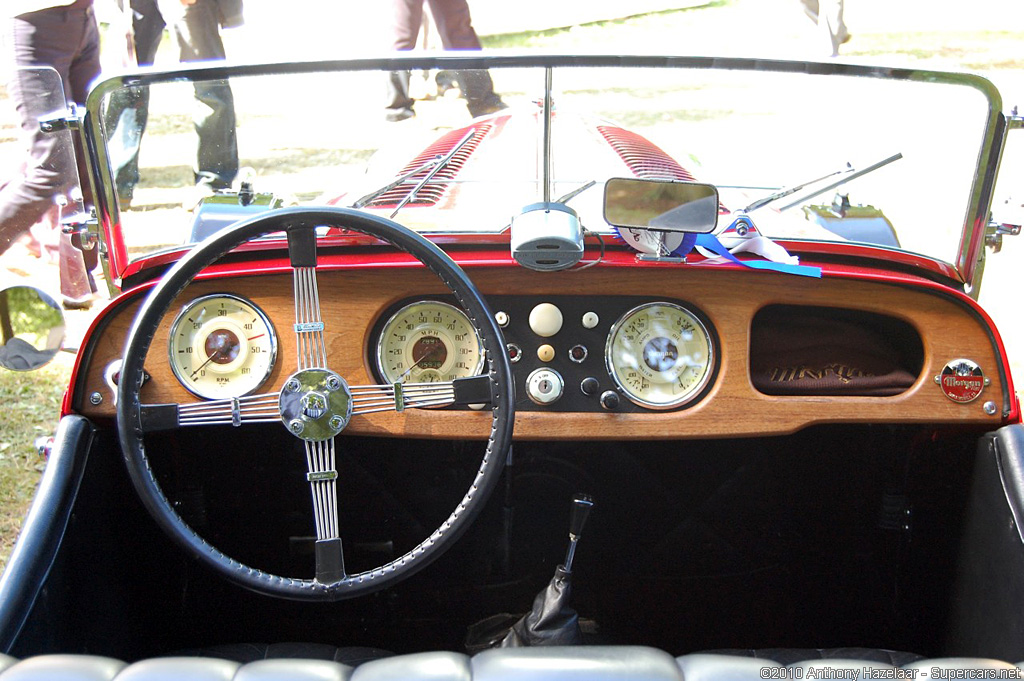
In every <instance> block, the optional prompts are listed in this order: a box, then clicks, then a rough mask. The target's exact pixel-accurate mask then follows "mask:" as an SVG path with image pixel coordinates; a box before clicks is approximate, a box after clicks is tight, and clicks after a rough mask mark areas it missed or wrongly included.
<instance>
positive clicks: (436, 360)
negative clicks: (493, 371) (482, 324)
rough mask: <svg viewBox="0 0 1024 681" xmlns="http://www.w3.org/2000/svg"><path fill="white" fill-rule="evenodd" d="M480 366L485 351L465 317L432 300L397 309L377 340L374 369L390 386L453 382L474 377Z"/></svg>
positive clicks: (453, 309) (457, 311) (455, 309)
mask: <svg viewBox="0 0 1024 681" xmlns="http://www.w3.org/2000/svg"><path fill="white" fill-rule="evenodd" d="M483 363H484V353H483V346H482V345H481V344H480V339H479V338H478V337H477V335H476V331H475V330H474V329H473V324H472V323H471V322H470V321H469V317H467V316H466V313H464V312H463V311H462V310H460V309H458V308H457V307H454V306H452V305H449V304H448V303H442V302H440V301H436V300H424V301H421V302H418V303H412V304H411V305H406V306H405V307H403V308H402V309H400V310H399V311H398V312H396V313H395V314H393V315H392V316H391V318H390V319H388V321H387V323H385V324H384V328H383V329H382V330H381V333H380V339H379V340H378V341H377V368H378V369H379V370H380V373H381V376H382V377H383V378H384V380H385V381H387V382H388V383H436V382H438V381H453V380H455V379H456V378H465V377H467V376H475V375H477V374H478V373H480V369H481V368H482V367H483Z"/></svg>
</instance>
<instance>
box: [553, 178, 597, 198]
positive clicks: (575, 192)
mask: <svg viewBox="0 0 1024 681" xmlns="http://www.w3.org/2000/svg"><path fill="white" fill-rule="evenodd" d="M595 184H597V180H591V181H590V182H587V183H586V184H585V185H583V186H581V187H577V188H576V189H573V190H572V191H571V192H569V193H568V194H565V195H564V196H560V197H559V198H557V199H555V203H569V201H571V200H572V199H574V198H576V197H577V196H579V195H580V194H582V193H583V192H585V191H587V190H588V189H590V188H591V187H593V186H594V185H595Z"/></svg>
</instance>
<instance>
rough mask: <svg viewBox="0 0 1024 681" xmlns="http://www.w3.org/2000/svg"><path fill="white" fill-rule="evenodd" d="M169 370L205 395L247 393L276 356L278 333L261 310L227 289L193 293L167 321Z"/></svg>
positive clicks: (220, 396) (260, 380) (264, 375)
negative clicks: (169, 325)
mask: <svg viewBox="0 0 1024 681" xmlns="http://www.w3.org/2000/svg"><path fill="white" fill-rule="evenodd" d="M168 353H169V355H170V362H171V370H172V371H173V372H174V375H175V376H176V377H177V379H178V380H179V381H181V384H182V385H183V386H185V388H187V389H188V390H189V391H191V392H192V393H194V394H196V395H198V396H199V397H205V398H207V399H211V400H213V399H224V398H229V397H240V396H242V395H247V394H249V393H251V392H252V391H254V390H256V389H257V388H259V387H260V386H261V385H263V382H264V381H266V380H267V377H268V376H269V375H270V371H271V370H272V369H273V368H274V361H275V359H276V358H277V336H276V334H275V333H274V327H273V326H272V325H271V323H270V320H269V319H267V316H266V315H265V314H263V311H262V310H260V309H259V308H258V307H256V306H255V305H253V304H252V303H250V302H249V301H247V300H244V299H242V298H239V297H238V296H232V295H227V294H218V295H211V296H204V297H202V298H196V299H195V300H193V301H192V302H190V303H189V304H188V305H186V306H185V308H184V309H183V310H182V311H181V313H180V314H179V315H178V316H177V317H176V318H175V320H174V322H173V323H172V324H171V337H170V343H169V347H168Z"/></svg>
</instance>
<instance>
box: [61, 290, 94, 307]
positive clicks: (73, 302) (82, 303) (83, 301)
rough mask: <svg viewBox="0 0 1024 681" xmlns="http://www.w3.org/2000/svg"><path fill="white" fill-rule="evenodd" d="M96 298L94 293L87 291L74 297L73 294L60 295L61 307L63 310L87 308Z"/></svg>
mask: <svg viewBox="0 0 1024 681" xmlns="http://www.w3.org/2000/svg"><path fill="white" fill-rule="evenodd" d="M95 300H96V294H95V293H89V294H87V295H84V296H79V297H78V298H75V297H73V296H61V307H63V308H64V309H65V310H88V309H89V308H90V307H92V304H93V301H95Z"/></svg>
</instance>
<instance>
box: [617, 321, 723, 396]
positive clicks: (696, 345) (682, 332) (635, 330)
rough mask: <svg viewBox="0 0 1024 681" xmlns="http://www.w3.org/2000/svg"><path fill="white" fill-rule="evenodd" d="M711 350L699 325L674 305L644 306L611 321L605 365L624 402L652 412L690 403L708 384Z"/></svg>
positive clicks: (712, 350)
mask: <svg viewBox="0 0 1024 681" xmlns="http://www.w3.org/2000/svg"><path fill="white" fill-rule="evenodd" d="M713 361H714V345H713V344H712V342H711V336H710V334H709V333H708V330H707V328H706V327H705V326H704V324H703V323H702V322H701V321H700V319H698V318H697V316H696V315H694V314H693V313H692V312H690V311H689V310H687V309H686V308H683V307H680V306H679V305H675V304H673V303H647V304H645V305H640V306H639V307H635V308H633V309H632V310H630V311H629V312H627V313H626V314H624V315H622V317H621V318H620V319H619V320H618V321H617V322H615V324H614V325H613V326H612V329H611V332H610V333H609V334H608V342H607V344H606V345H605V362H606V364H607V366H608V372H609V373H610V374H611V376H612V379H614V381H615V383H616V384H617V385H618V386H619V388H621V389H622V392H623V393H625V395H626V397H628V398H629V399H630V400H632V401H633V402H634V403H636V404H638V405H640V406H642V407H648V408H651V409H670V408H672V407H679V406H682V405H684V404H686V403H687V402H690V401H691V400H693V399H694V398H695V397H697V395H699V394H700V392H701V390H703V389H704V387H705V386H706V385H707V383H708V381H709V380H710V379H711V374H712V366H713V364H712V363H713Z"/></svg>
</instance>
